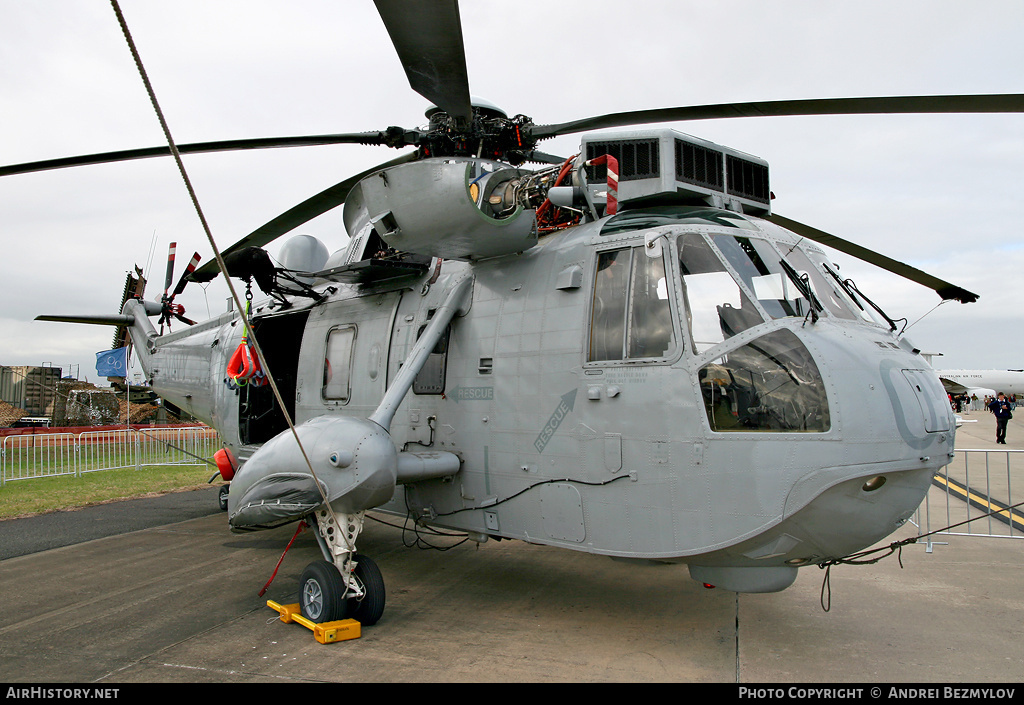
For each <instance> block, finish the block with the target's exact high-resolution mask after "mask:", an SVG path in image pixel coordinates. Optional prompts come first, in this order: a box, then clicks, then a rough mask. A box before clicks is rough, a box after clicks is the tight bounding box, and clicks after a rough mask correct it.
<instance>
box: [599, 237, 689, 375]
mask: <svg viewBox="0 0 1024 705" xmlns="http://www.w3.org/2000/svg"><path fill="white" fill-rule="evenodd" d="M675 345H676V344H675V334H674V332H673V329H672V310H671V306H670V303H669V295H668V283H667V280H666V278H665V260H664V258H663V257H648V256H647V255H646V254H644V252H643V248H642V247H631V248H624V249H620V250H609V251H605V252H601V253H599V254H598V256H597V267H596V276H595V278H594V302H593V312H592V315H591V325H590V350H589V356H588V359H589V360H590V361H597V360H635V359H649V358H664V357H668V356H669V355H671V353H672V351H673V350H674V349H675Z"/></svg>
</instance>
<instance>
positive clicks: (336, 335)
mask: <svg viewBox="0 0 1024 705" xmlns="http://www.w3.org/2000/svg"><path fill="white" fill-rule="evenodd" d="M355 339H356V328H355V326H341V327H339V328H332V329H331V331H330V332H329V333H328V334H327V353H326V354H325V355H324V385H323V398H324V399H328V400H331V401H340V402H347V401H348V399H349V394H350V393H351V383H350V382H351V372H352V347H353V343H354V342H355Z"/></svg>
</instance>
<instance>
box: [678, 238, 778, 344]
mask: <svg viewBox="0 0 1024 705" xmlns="http://www.w3.org/2000/svg"><path fill="white" fill-rule="evenodd" d="M678 248H679V270H680V272H681V274H682V282H683V300H684V302H685V305H686V320H687V322H688V324H689V327H690V340H691V341H692V345H693V352H694V353H695V354H700V353H702V352H704V351H705V350H707V349H708V348H711V347H714V346H715V345H718V344H719V343H721V342H723V341H725V340H726V339H727V338H730V337H732V336H734V335H736V334H737V333H740V332H742V331H745V330H747V329H748V328H752V327H753V326H756V325H759V324H761V323H764V318H763V317H762V316H761V314H760V313H759V312H758V310H757V308H756V307H755V306H754V304H753V303H751V301H750V298H749V297H748V296H747V295H746V294H745V293H744V292H743V290H742V289H741V288H740V286H739V285H738V284H737V283H736V280H735V279H733V277H732V275H731V274H730V273H729V272H728V271H727V270H726V268H725V265H723V264H722V261H721V260H720V259H719V258H718V255H716V254H715V252H714V251H713V250H712V249H711V247H710V245H708V243H707V241H706V240H705V239H704V238H703V237H702V236H701V235H699V234H697V233H684V234H683V235H681V236H680V237H679V240H678Z"/></svg>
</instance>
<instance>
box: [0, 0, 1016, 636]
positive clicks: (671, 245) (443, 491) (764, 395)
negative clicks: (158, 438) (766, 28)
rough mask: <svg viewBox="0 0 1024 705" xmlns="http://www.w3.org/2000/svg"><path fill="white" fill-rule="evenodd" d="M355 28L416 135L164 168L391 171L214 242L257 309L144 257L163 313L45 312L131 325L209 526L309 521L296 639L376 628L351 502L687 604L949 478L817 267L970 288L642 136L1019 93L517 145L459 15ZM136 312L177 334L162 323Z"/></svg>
mask: <svg viewBox="0 0 1024 705" xmlns="http://www.w3.org/2000/svg"><path fill="white" fill-rule="evenodd" d="M376 6H377V10H378V12H379V13H380V15H381V18H382V19H383V21H384V24H385V26H386V28H387V30H388V34H389V36H390V37H391V40H392V43H393V45H394V48H395V50H396V52H397V54H398V56H399V58H400V61H401V62H402V65H403V67H404V68H405V71H406V74H407V76H408V78H409V81H410V86H411V88H412V89H413V90H414V91H415V92H416V93H419V94H420V95H422V96H423V97H424V98H426V99H427V100H428V101H430V102H431V103H433V107H432V108H431V109H430V110H428V114H427V118H428V120H429V125H428V126H426V127H424V128H417V129H407V128H400V127H393V126H391V127H387V128H385V129H383V130H379V131H370V132H361V133H348V134H339V135H320V136H314V137H302V138H281V139H269V140H237V141H229V142H218V143H197V144H191V145H181V146H180V151H181V152H182V153H194V152H203V151H221V150H234V149H254V148H262V147H269V146H286V145H289V144H292V145H298V144H303V145H309V144H361V145H367V146H377V147H385V148H397V149H405V150H408V151H405V152H403V153H402V154H401V155H400V156H398V157H396V158H394V159H391V160H390V161H387V162H384V163H382V164H380V165H379V166H377V167H374V168H371V169H369V170H366V171H364V172H362V173H360V174H358V175H356V176H353V177H350V178H347V179H345V180H344V181H342V182H340V183H338V184H336V185H335V186H332V187H330V188H328V189H326V190H324V191H322V192H321V193H319V194H317V195H315V196H313V197H311V198H310V199H308V200H307V201H304V202H303V203H301V204H299V205H298V206H296V207H295V208H293V209H291V210H289V211H287V212H286V213H284V214H282V215H281V216H279V217H277V218H275V219H273V220H272V221H270V222H268V223H267V224H266V225H264V226H262V227H261V228H258V229H257V230H255V231H254V232H253V233H251V234H250V235H249V236H247V237H245V238H243V239H242V240H240V241H238V242H237V243H235V244H234V245H232V246H231V247H229V248H228V249H227V250H225V251H224V252H223V258H218V259H223V262H224V265H225V267H224V268H225V269H226V270H227V273H230V274H232V275H234V276H236V277H238V278H241V279H243V280H246V281H252V280H255V282H256V284H257V287H258V288H259V289H260V290H262V291H264V293H265V294H267V297H268V298H266V299H265V300H260V301H253V302H252V304H251V306H252V308H251V309H249V310H243V309H242V307H241V306H236V307H235V309H234V310H232V311H229V312H226V313H224V314H221V315H219V316H215V317H212V318H210V319H209V320H206V321H202V322H198V323H195V322H193V321H190V320H182V318H183V317H184V316H183V314H184V312H183V311H181V310H180V309H179V308H175V304H174V296H175V295H174V294H173V293H169V292H172V291H173V292H177V291H178V290H179V287H184V286H185V284H186V283H187V282H188V281H196V282H202V281H209V280H210V279H212V278H213V277H214V276H216V275H217V274H218V273H219V272H220V267H219V266H218V267H216V268H215V267H213V266H211V264H210V263H207V264H205V265H203V266H202V267H198V268H196V269H195V270H194V271H193V272H191V273H188V274H187V278H183V279H182V280H180V282H179V287H175V288H174V289H173V290H171V288H170V284H171V283H172V277H171V273H170V267H169V269H168V277H167V281H166V286H165V289H164V293H165V295H164V298H163V300H162V301H160V302H147V301H143V300H141V299H132V300H129V301H128V302H126V303H125V305H124V307H123V309H122V311H121V313H119V314H112V315H106V316H41V317H40V318H41V319H42V320H59V321H71V322H79V323H91V324H101V325H115V326H127V327H128V328H129V329H130V331H131V336H132V340H133V343H134V345H135V348H136V350H137V354H138V358H139V361H140V363H141V365H142V367H143V369H144V371H145V374H146V377H147V379H148V380H149V383H150V384H151V386H152V387H153V389H154V390H156V391H157V392H158V393H159V394H160V395H161V396H162V397H164V398H166V399H167V400H169V401H171V402H172V403H174V404H175V405H177V406H179V407H181V408H183V409H185V410H187V411H189V412H190V413H191V414H192V415H194V416H196V417H197V418H200V419H202V420H204V421H205V422H207V423H209V424H210V425H212V426H214V427H216V428H217V429H218V431H219V432H220V433H221V435H222V438H223V439H224V441H225V445H226V448H225V451H224V452H223V453H222V454H220V455H219V457H218V464H219V465H220V467H221V472H222V475H223V476H224V477H225V479H229V480H230V483H229V488H230V489H229V493H228V498H227V505H228V506H227V511H228V522H229V525H230V527H231V529H232V530H233V531H239V532H244V531H256V530H261V529H269V528H274V527H278V526H282V525H285V524H290V523H294V522H297V521H302V520H304V521H307V522H309V523H311V524H313V525H314V526H315V527H316V531H315V535H316V536H317V540H318V542H319V544H320V546H321V549H322V552H323V556H324V558H323V560H322V561H318V562H315V563H313V564H310V566H308V567H307V568H306V569H305V570H304V571H303V574H302V577H301V579H300V596H301V605H302V610H303V613H304V614H305V615H306V616H307V617H308V618H310V619H312V620H313V621H333V620H335V619H340V618H342V617H344V616H353V617H355V618H356V619H359V620H360V621H361V622H363V623H364V624H373V623H375V622H376V621H378V620H379V619H380V617H381V615H382V614H383V610H384V603H385V590H384V584H383V580H382V578H381V574H380V571H379V568H377V567H376V565H375V564H374V562H373V560H372V558H370V557H369V556H364V555H362V554H359V553H358V552H357V549H356V544H357V542H358V537H359V532H360V530H361V527H362V523H363V521H364V519H365V512H367V511H368V510H374V511H380V512H385V513H392V514H395V515H399V516H407V517H410V518H411V519H412V520H414V521H415V522H416V523H417V524H419V525H422V526H429V527H435V528H439V529H451V530H459V531H462V532H465V533H466V534H468V535H469V536H470V538H472V539H473V540H475V541H478V542H480V543H483V542H485V541H488V540H503V539H518V540H524V541H529V542H534V543H541V544H548V545H553V546H560V547H564V548H568V549H573V550H581V551H587V552H591V553H595V554H600V555H606V556H609V557H612V558H616V559H621V560H632V561H639V562H677V563H685V564H687V565H688V566H689V571H690V575H691V577H693V578H694V579H695V580H697V581H698V582H701V583H704V584H707V585H715V586H718V587H721V588H724V589H727V590H734V591H737V592H771V591H777V590H782V589H785V588H786V587H788V586H789V585H790V584H792V582H793V581H794V580H795V577H796V574H797V572H798V569H799V568H800V567H802V566H810V565H819V564H822V563H824V562H826V561H828V560H831V559H835V558H840V557H842V556H845V555H849V554H850V553H852V552H854V551H857V550H860V549H861V548H863V547H865V546H868V545H870V544H872V543H874V542H876V541H878V540H880V539H881V538H884V537H885V536H887V535H888V534H890V533H891V532H892V531H893V530H895V529H896V528H897V527H899V526H900V525H902V523H904V522H905V521H906V520H907V519H908V518H909V517H910V516H911V515H912V513H913V512H914V511H915V509H916V508H917V506H918V505H919V504H920V502H921V500H922V499H923V497H924V495H925V493H926V492H927V490H928V488H929V487H930V484H931V478H932V476H933V475H934V473H935V472H936V471H937V470H939V469H940V468H941V467H943V466H944V465H946V464H948V463H949V461H950V459H951V456H952V451H953V441H954V433H955V424H954V419H953V417H952V414H951V411H950V409H949V406H948V404H947V403H946V400H945V395H944V393H943V391H942V388H941V385H940V384H939V382H938V380H937V378H936V377H935V374H934V371H933V370H932V369H931V368H930V366H929V365H928V364H927V363H926V362H925V361H924V360H923V359H922V357H921V355H920V351H919V350H917V349H916V348H914V347H913V345H912V344H911V343H910V342H909V341H908V340H907V339H906V338H905V337H902V336H900V335H899V334H898V328H897V326H896V324H895V322H894V321H893V320H892V319H891V318H889V317H888V315H887V314H886V312H885V311H883V310H882V309H881V308H880V307H878V306H877V305H875V304H874V303H872V301H871V300H870V299H869V298H868V297H867V296H866V295H865V293H864V292H862V291H861V290H860V289H859V288H857V286H856V285H855V284H854V283H853V282H852V281H850V280H849V279H847V278H844V277H843V276H842V275H840V274H839V272H838V270H836V268H835V267H834V266H833V265H832V263H831V262H830V261H829V260H828V258H827V257H826V255H825V251H824V249H823V246H827V247H830V248H833V249H836V250H838V251H840V252H844V253H846V254H849V255H851V256H854V257H858V258H861V259H864V260H865V261H868V262H871V263H872V264H876V265H878V266H880V267H882V268H884V269H888V270H889V271H892V272H894V273H897V274H900V275H901V276H904V277H907V278H909V279H911V280H912V281H915V282H917V283H919V284H922V285H924V286H927V287H929V288H931V289H933V290H935V291H936V293H937V294H938V295H939V296H940V298H941V299H942V300H956V301H960V302H963V303H969V302H971V301H974V300H976V298H977V295H975V294H973V293H972V292H970V291H967V290H965V289H963V288H961V287H958V286H956V285H953V284H951V283H949V282H946V281H944V280H942V279H939V278H937V277H934V276H932V275H929V274H926V273H924V272H921V271H920V270H918V269H916V268H913V267H910V266H908V265H905V264H903V263H900V262H897V261H895V260H892V259H890V258H886V257H884V256H882V255H879V254H877V253H874V252H871V251H869V250H866V249H865V248H862V247H859V246H857V245H855V244H854V243H851V242H848V241H846V240H843V239H841V238H838V237H835V236H833V235H830V234H828V233H825V232H823V231H821V230H818V229H816V228H813V227H811V226H808V225H804V224H801V223H798V222H796V221H793V220H790V219H787V218H785V217H783V216H781V215H778V214H776V213H774V212H773V210H772V203H771V201H772V193H771V188H770V180H769V168H768V164H767V162H766V161H765V160H763V159H760V158H758V157H754V156H752V155H749V154H746V153H744V152H741V151H739V150H736V149H733V148H730V147H727V146H724V145H719V144H715V143H712V142H710V141H708V140H703V139H700V138H698V137H694V136H691V135H688V134H684V133H681V132H678V131H676V130H674V129H668V128H652V127H649V125H651V124H656V123H659V122H666V121H671V122H681V121H686V120H699V119H711V118H725V117H744V116H779V117H782V116H787V115H828V114H870V113H877V112H883V113H890V112H911V113H913V112H1021V111H1022V110H1024V96H1020V95H999V96H926V97H916V98H915V97H902V98H896V97H890V98H859V99H812V100H797V101H775V102H762V103H747V104H726V105H712V106H695V107H683V108H669V109H663V110H645V111H635V112H629V113H615V114H608V115H602V116H596V117H592V118H585V119H582V120H576V121H572V122H565V123H560V124H554V125H545V124H537V123H534V121H533V119H532V118H529V117H527V116H524V115H512V116H511V117H510V116H509V114H508V113H506V112H505V111H504V110H503V109H502V108H500V107H498V106H497V105H494V104H491V103H489V102H487V101H483V100H479V99H476V100H474V99H473V98H472V97H471V95H470V92H469V85H468V78H467V77H466V70H465V65H466V60H465V52H464V48H463V40H462V34H461V25H460V18H459V8H458V4H457V3H456V2H454V1H443V2H415V3H411V2H405V3H399V2H392V1H390V0H377V2H376ZM568 134H583V137H582V139H581V144H580V150H579V154H578V155H576V156H565V157H563V156H558V155H553V154H548V153H546V152H544V151H543V141H544V140H545V139H551V138H553V137H556V136H563V135H568ZM170 152H171V150H170V149H169V148H163V147H160V148H153V149H147V150H132V151H128V152H118V153H107V154H102V155H89V156H86V157H77V158H71V159H65V160H51V161H48V162H36V163H32V164H27V165H16V166H14V167H5V168H0V175H14V174H17V173H24V172H27V171H33V170H38V169H48V168H63V167H69V166H82V165H87V164H91V163H104V162H110V161H119V160H124V159H135V158H146V157H151V156H160V155H165V154H169V153H170ZM536 164H540V165H541V166H540V167H535V166H533V165H536ZM526 165H530V166H526ZM337 207H343V209H344V210H343V219H344V222H345V226H346V230H347V231H348V233H349V236H350V240H349V243H348V245H347V246H346V247H345V248H344V249H342V250H339V251H337V252H334V253H331V252H329V251H328V249H327V247H326V246H325V245H323V243H320V242H319V241H316V240H315V239H313V238H308V237H302V236H299V237H296V238H293V239H292V240H290V241H289V242H288V243H286V245H285V247H284V248H283V249H282V252H281V255H280V257H279V260H280V263H281V266H280V267H277V266H274V265H272V264H269V263H268V261H267V259H266V258H265V257H263V256H261V255H260V252H261V249H260V248H262V247H264V246H266V245H267V244H269V243H270V242H272V241H273V240H275V239H276V238H278V237H281V236H284V235H286V234H288V233H290V232H291V231H292V230H294V229H295V228H296V227H298V226H300V225H302V224H303V223H304V222H307V221H308V220H309V219H310V218H312V217H314V216H317V215H319V214H321V213H324V212H326V211H328V210H330V209H334V208H337ZM214 261H216V260H214ZM218 265H219V263H218ZM264 287H265V288H264ZM250 291H251V289H250ZM246 298H247V301H248V300H249V297H248V296H247V297H246ZM150 317H159V319H160V323H161V325H162V324H167V325H171V324H172V323H173V322H175V321H176V322H181V323H185V324H186V325H188V327H187V328H182V329H179V330H175V331H173V332H167V333H164V332H163V331H162V330H160V331H158V330H157V329H156V327H155V326H154V325H153V323H152V322H151V321H150ZM172 319H173V321H172ZM190 324H192V325H190ZM248 338H252V339H253V340H254V341H257V340H258V341H259V348H260V349H259V350H256V349H255V346H254V348H253V350H252V351H251V352H250V351H249V346H248V340H247V339H248ZM239 354H240V355H241V356H242V357H241V358H236V355H239ZM246 355H248V357H245V356H246ZM264 380H266V383H264ZM271 380H273V382H271ZM866 410H870V412H866Z"/></svg>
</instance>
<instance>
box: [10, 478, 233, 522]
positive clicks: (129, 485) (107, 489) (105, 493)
mask: <svg viewBox="0 0 1024 705" xmlns="http://www.w3.org/2000/svg"><path fill="white" fill-rule="evenodd" d="M212 474H213V470H212V469H211V468H210V466H208V465H156V466H150V467H144V468H142V469H141V470H136V469H135V468H134V467H131V468H121V469H117V470H100V471H97V472H87V473H84V474H83V475H82V476H81V477H74V476H71V475H65V476H61V477H43V478H38V479H31V480H15V481H10V482H7V483H6V484H4V485H3V487H0V520H2V519H10V518H12V517H19V516H27V515H32V514H43V513H46V512H54V511H59V510H62V509H75V508H78V507H87V506H89V505H92V504H100V503H103V502H110V501H114V500H119V499H129V498H131V497H144V496H147V495H153V494H164V493H167V492H179V491H182V490H193V489H198V488H201V487H208V486H209V485H207V482H206V481H207V480H209V479H210V475H212ZM219 480H220V478H217V480H215V483H217V482H219Z"/></svg>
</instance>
